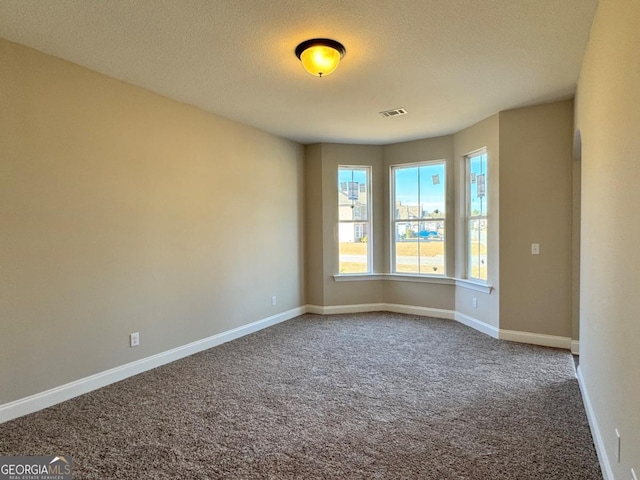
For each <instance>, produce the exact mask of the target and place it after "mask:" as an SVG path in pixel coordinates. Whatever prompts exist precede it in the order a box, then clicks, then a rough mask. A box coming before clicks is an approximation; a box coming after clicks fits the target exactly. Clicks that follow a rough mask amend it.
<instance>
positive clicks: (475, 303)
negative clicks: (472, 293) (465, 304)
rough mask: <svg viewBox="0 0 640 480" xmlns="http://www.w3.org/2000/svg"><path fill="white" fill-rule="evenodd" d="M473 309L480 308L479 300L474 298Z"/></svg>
mask: <svg viewBox="0 0 640 480" xmlns="http://www.w3.org/2000/svg"><path fill="white" fill-rule="evenodd" d="M473 308H478V299H477V298H475V297H473Z"/></svg>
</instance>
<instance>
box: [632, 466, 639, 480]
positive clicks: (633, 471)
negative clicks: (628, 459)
mask: <svg viewBox="0 0 640 480" xmlns="http://www.w3.org/2000/svg"><path fill="white" fill-rule="evenodd" d="M631 480H638V476H637V475H636V471H635V470H634V469H633V468H632V469H631Z"/></svg>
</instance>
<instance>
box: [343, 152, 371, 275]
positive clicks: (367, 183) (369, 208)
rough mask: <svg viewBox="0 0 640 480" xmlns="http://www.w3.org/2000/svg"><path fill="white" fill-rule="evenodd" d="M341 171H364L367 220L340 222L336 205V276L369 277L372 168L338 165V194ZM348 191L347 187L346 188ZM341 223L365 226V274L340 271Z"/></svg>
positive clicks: (368, 166)
mask: <svg viewBox="0 0 640 480" xmlns="http://www.w3.org/2000/svg"><path fill="white" fill-rule="evenodd" d="M341 170H365V171H366V172H367V173H366V177H367V182H366V189H367V192H366V193H367V209H366V213H367V219H366V220H364V221H363V220H362V219H352V220H341V219H340V204H338V206H337V207H338V208H337V213H338V232H337V235H336V240H337V241H336V246H337V249H336V250H337V266H338V273H337V275H371V274H372V273H373V204H372V201H373V195H372V192H371V185H372V179H371V177H372V174H373V167H372V166H371V165H342V164H341V165H338V170H337V172H336V173H337V177H338V178H337V181H336V187H337V191H338V193H339V192H340V171H341ZM347 189H348V187H347ZM358 191H359V192H360V193H361V189H360V186H359V187H358ZM343 223H351V224H354V229H355V228H356V225H355V224H367V225H368V227H367V270H366V271H365V272H341V271H340V225H341V224H343Z"/></svg>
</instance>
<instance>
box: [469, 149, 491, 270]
mask: <svg viewBox="0 0 640 480" xmlns="http://www.w3.org/2000/svg"><path fill="white" fill-rule="evenodd" d="M466 163H467V182H466V183H467V189H466V190H467V277H468V278H469V279H471V280H482V281H486V280H487V250H488V245H487V152H486V150H482V151H479V152H476V153H473V154H471V155H468V156H467V158H466Z"/></svg>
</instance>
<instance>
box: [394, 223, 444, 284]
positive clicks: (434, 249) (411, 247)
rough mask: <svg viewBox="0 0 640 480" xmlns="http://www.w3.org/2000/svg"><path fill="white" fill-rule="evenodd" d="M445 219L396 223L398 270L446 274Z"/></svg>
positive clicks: (400, 271) (402, 271)
mask: <svg viewBox="0 0 640 480" xmlns="http://www.w3.org/2000/svg"><path fill="white" fill-rule="evenodd" d="M444 238H445V235H444V220H443V221H441V222H440V221H438V222H397V223H396V242H395V243H396V248H395V255H396V257H395V260H396V272H399V273H423V274H431V275H444Z"/></svg>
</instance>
